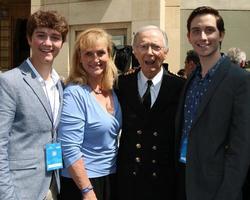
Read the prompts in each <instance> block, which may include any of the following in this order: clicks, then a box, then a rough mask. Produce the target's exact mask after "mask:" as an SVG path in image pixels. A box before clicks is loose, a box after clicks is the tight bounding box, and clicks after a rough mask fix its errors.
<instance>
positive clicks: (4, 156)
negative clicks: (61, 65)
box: [0, 61, 62, 200]
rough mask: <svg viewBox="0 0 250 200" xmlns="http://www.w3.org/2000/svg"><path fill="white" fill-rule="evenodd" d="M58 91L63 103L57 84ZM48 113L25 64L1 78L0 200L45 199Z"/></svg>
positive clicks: (46, 102)
mask: <svg viewBox="0 0 250 200" xmlns="http://www.w3.org/2000/svg"><path fill="white" fill-rule="evenodd" d="M58 89H59V95H60V101H62V86H61V83H60V81H59V82H58ZM60 111H61V107H60V108H59V113H60ZM51 113H52V112H51V108H50V105H49V103H48V100H47V98H46V95H45V93H44V91H43V88H42V87H41V84H40V83H39V82H38V81H37V80H36V76H35V74H34V73H33V71H32V70H31V68H30V67H29V65H28V64H27V62H26V61H24V62H23V63H22V64H21V65H20V66H19V67H17V68H15V69H13V70H10V71H8V72H5V73H3V74H1V75H0V199H1V200H42V199H44V197H45V196H46V194H47V192H48V190H49V186H50V182H51V177H52V172H46V167H45V151H44V149H45V148H44V147H45V144H47V143H49V142H51V140H52V131H51V130H52V119H53V118H52V116H51ZM59 117H60V114H59V115H58V119H59ZM58 119H57V122H56V126H57V124H58ZM55 174H56V177H57V182H58V184H59V179H58V174H57V173H55ZM58 186H59V185H58Z"/></svg>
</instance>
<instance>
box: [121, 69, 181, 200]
mask: <svg viewBox="0 0 250 200" xmlns="http://www.w3.org/2000/svg"><path fill="white" fill-rule="evenodd" d="M138 72H139V71H136V72H135V73H133V74H129V75H121V76H120V77H119V80H118V91H117V94H118V98H119V100H120V104H121V107H122V117H123V126H122V133H121V138H120V146H119V151H118V162H117V175H118V196H119V198H118V199H119V200H147V199H151V200H152V199H171V200H172V199H173V193H174V119H175V113H176V108H177V104H178V101H179V95H180V92H181V89H182V86H183V84H184V80H183V79H181V78H179V77H177V76H175V75H172V74H170V73H168V72H167V71H166V70H165V69H164V72H163V77H162V83H161V87H160V90H159V94H158V97H157V99H156V101H155V103H154V104H153V105H152V107H151V110H150V111H149V112H147V111H146V109H145V108H144V106H143V104H142V101H141V97H140V95H139V92H138V84H137V74H138Z"/></svg>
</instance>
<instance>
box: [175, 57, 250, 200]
mask: <svg viewBox="0 0 250 200" xmlns="http://www.w3.org/2000/svg"><path fill="white" fill-rule="evenodd" d="M191 79H192V76H191V77H190V79H189V80H188V81H187V83H186V86H185V88H184V91H183V94H182V98H181V100H180V105H179V108H178V113H177V118H176V133H177V135H176V136H177V137H176V144H177V147H176V153H177V155H176V156H177V157H176V158H177V160H178V158H179V153H180V152H179V150H180V140H181V133H182V123H183V120H184V119H183V107H184V101H185V93H186V91H187V88H188V86H189V83H190V80H191ZM177 162H178V161H177ZM249 163H250V73H249V72H247V71H245V70H244V69H241V68H240V67H239V66H237V65H234V64H232V63H231V62H230V60H229V58H226V59H225V60H224V61H223V62H222V63H221V64H220V66H219V68H218V69H217V71H216V73H215V74H214V77H213V80H212V82H211V83H210V85H209V88H208V90H207V92H206V94H204V96H203V99H202V101H201V103H200V105H199V107H198V110H197V114H196V117H195V119H194V121H193V124H192V127H191V130H190V133H189V138H188V147H187V163H186V170H185V172H186V183H185V184H186V195H187V200H201V199H202V200H241V199H242V197H241V190H242V185H243V182H244V180H245V176H246V173H247V169H248V167H249Z"/></svg>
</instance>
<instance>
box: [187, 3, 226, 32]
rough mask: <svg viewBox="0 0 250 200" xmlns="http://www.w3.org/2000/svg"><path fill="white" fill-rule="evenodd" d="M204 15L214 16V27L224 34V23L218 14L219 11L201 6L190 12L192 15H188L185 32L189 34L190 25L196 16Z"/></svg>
mask: <svg viewBox="0 0 250 200" xmlns="http://www.w3.org/2000/svg"><path fill="white" fill-rule="evenodd" d="M204 14H211V15H214V16H215V18H216V25H217V28H218V30H219V32H220V33H224V32H225V28H224V21H223V18H222V17H221V15H220V14H219V11H218V10H216V9H214V8H212V7H209V6H201V7H198V8H196V9H194V10H193V11H192V13H191V14H190V15H189V17H188V20H187V30H188V32H190V29H191V23H192V21H193V19H194V18H195V17H196V16H198V15H204Z"/></svg>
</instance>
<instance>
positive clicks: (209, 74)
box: [195, 54, 226, 78]
mask: <svg viewBox="0 0 250 200" xmlns="http://www.w3.org/2000/svg"><path fill="white" fill-rule="evenodd" d="M225 58H226V56H225V55H224V54H222V55H221V57H220V59H219V60H218V61H217V62H216V63H215V65H214V66H213V67H212V68H211V69H209V70H208V72H207V74H206V76H205V77H204V78H208V77H210V78H211V77H213V75H214V74H215V72H216V70H217V69H218V68H219V66H220V64H221V63H222V61H223V60H224V59H225ZM195 76H199V77H201V65H197V67H196V69H195Z"/></svg>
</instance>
